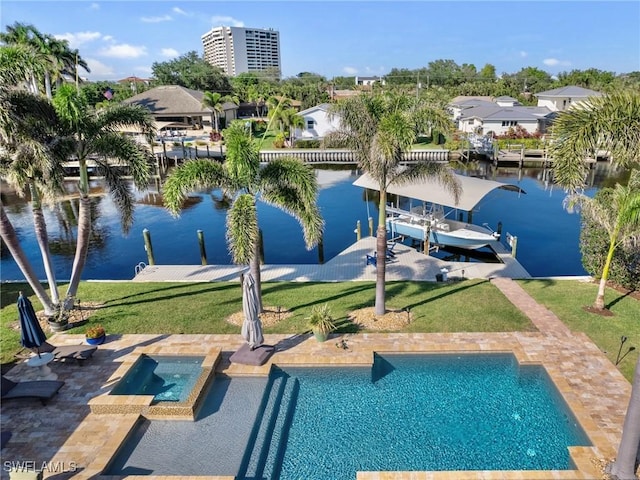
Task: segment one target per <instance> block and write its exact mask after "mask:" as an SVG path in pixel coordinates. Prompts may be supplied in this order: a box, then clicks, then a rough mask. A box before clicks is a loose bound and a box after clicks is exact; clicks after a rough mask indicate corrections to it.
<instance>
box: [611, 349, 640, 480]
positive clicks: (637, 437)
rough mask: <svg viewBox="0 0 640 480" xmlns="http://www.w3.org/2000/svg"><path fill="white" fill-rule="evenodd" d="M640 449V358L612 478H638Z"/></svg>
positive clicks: (612, 469) (612, 468) (626, 479)
mask: <svg viewBox="0 0 640 480" xmlns="http://www.w3.org/2000/svg"><path fill="white" fill-rule="evenodd" d="M639 447H640V357H638V362H637V363H636V373H635V375H634V377H633V385H632V386H631V398H630V399H629V407H628V408H627V415H626V416H625V417H624V425H623V427H622V439H621V440H620V447H619V448H618V457H617V458H616V461H615V462H614V463H613V465H612V466H611V471H610V472H609V473H610V474H611V476H612V478H613V479H614V480H615V479H619V480H628V479H635V478H637V477H636V475H635V471H636V459H637V455H638V448H639Z"/></svg>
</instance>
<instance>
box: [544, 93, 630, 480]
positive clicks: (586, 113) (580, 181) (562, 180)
mask: <svg viewBox="0 0 640 480" xmlns="http://www.w3.org/2000/svg"><path fill="white" fill-rule="evenodd" d="M552 133H553V135H554V144H553V146H552V155H553V173H554V178H555V181H556V183H558V184H560V185H562V186H563V187H565V188H566V189H567V190H568V192H569V194H570V196H571V195H576V194H580V193H581V192H582V190H583V188H584V186H585V179H586V178H587V173H588V172H587V170H588V167H587V165H586V162H585V158H586V157H587V156H588V154H589V153H590V152H593V151H594V150H597V149H603V150H607V151H608V152H609V155H610V158H611V161H612V163H613V164H614V165H615V166H617V167H620V168H632V167H633V166H634V165H637V163H638V152H640V92H638V91H633V90H627V91H615V92H612V93H610V94H607V95H603V96H601V97H592V98H590V99H588V100H587V101H585V102H582V103H581V104H578V105H576V106H575V107H574V108H571V109H569V110H566V111H564V112H561V113H560V114H559V115H558V118H557V119H556V120H555V122H554V125H553V129H552ZM637 182H638V172H637V171H634V172H632V173H631V179H630V181H629V185H628V186H627V187H620V186H619V185H617V186H616V187H615V188H614V189H613V191H611V192H608V194H607V197H609V198H611V201H612V202H616V203H615V204H613V203H612V205H609V206H607V208H606V209H603V208H602V205H599V206H598V203H596V202H594V204H595V207H594V205H591V207H592V208H591V210H598V211H599V215H598V216H599V217H601V218H602V219H603V220H604V219H606V224H607V225H608V227H607V231H608V233H609V238H610V248H609V254H608V255H607V257H608V258H607V261H606V262H605V266H604V268H603V273H602V275H601V279H600V287H599V288H598V295H597V297H596V302H595V306H596V308H599V309H603V308H604V287H605V285H606V276H607V275H608V268H609V263H610V258H609V257H610V256H611V254H612V248H611V247H612V246H613V248H615V246H614V245H617V244H618V242H619V241H620V239H621V238H622V235H623V233H622V232H628V231H629V230H633V228H634V227H633V225H635V226H636V229H637V227H638V223H639V221H638V215H639V214H638V210H639V208H640V207H639V201H638V188H639V187H638V183H637ZM600 203H604V202H600ZM569 204H571V202H569ZM588 208H589V207H588ZM603 210H606V211H607V212H608V213H604V212H603ZM636 232H637V230H636ZM639 442H640V360H639V361H638V364H636V372H635V376H634V382H633V388H632V392H631V398H630V400H629V407H628V409H627V414H626V417H625V422H624V428H623V433H622V439H621V441H620V446H619V448H618V457H617V459H616V461H615V462H614V463H613V464H612V465H611V466H610V467H611V473H612V474H613V476H614V478H621V479H622V478H634V476H635V472H634V470H635V462H636V456H637V452H638V446H639Z"/></svg>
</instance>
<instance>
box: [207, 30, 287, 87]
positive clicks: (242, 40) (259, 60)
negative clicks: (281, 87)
mask: <svg viewBox="0 0 640 480" xmlns="http://www.w3.org/2000/svg"><path fill="white" fill-rule="evenodd" d="M202 45H203V46H204V59H205V61H207V62H209V63H210V64H211V65H213V66H215V67H220V68H221V69H222V70H224V72H225V73H226V74H227V75H231V76H235V75H238V74H239V73H245V72H260V71H263V70H266V69H274V68H275V69H277V71H278V72H280V71H281V65H280V34H279V32H277V31H275V30H273V29H267V30H265V29H262V28H242V27H216V28H213V29H211V30H210V31H209V32H207V33H205V34H204V35H202Z"/></svg>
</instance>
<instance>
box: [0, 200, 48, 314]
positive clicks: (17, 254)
mask: <svg viewBox="0 0 640 480" xmlns="http://www.w3.org/2000/svg"><path fill="white" fill-rule="evenodd" d="M0 238H2V241H3V242H4V244H5V245H6V246H7V249H8V250H9V252H10V253H11V256H12V257H13V259H14V260H15V262H16V263H17V264H18V267H19V268H20V271H21V272H22V273H23V275H24V277H25V279H26V280H27V283H28V284H29V285H30V286H31V288H32V289H33V292H34V293H35V294H36V296H37V297H38V300H40V303H42V306H43V307H44V313H45V315H47V316H53V315H54V314H55V312H56V308H55V306H54V305H53V303H52V302H51V299H50V298H49V296H48V295H47V292H46V291H45V290H44V288H43V287H42V285H41V284H40V282H39V281H38V276H37V275H36V272H35V270H34V269H33V267H32V266H31V263H30V262H29V259H28V258H27V255H26V254H25V253H24V250H22V246H21V245H20V242H19V240H18V235H17V234H16V231H15V229H14V228H13V225H12V224H11V221H10V220H9V217H7V214H6V212H5V211H4V205H3V203H2V201H0Z"/></svg>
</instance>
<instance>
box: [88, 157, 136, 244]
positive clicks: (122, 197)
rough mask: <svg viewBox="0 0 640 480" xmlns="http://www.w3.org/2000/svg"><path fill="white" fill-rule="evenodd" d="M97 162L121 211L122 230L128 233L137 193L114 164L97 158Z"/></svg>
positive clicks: (99, 170)
mask: <svg viewBox="0 0 640 480" xmlns="http://www.w3.org/2000/svg"><path fill="white" fill-rule="evenodd" d="M96 164H97V167H98V174H99V175H103V176H104V182H105V184H106V185H107V188H108V189H109V193H110V195H111V199H112V200H113V203H114V205H115V206H116V208H117V209H118V211H119V212H120V216H121V218H120V221H121V225H122V231H123V232H124V233H125V234H127V233H129V230H130V228H131V225H132V224H133V211H134V208H135V195H134V194H133V191H132V188H131V185H130V184H129V183H128V182H126V181H124V180H123V178H122V176H121V175H120V174H119V172H118V171H117V170H116V168H114V167H113V166H111V165H109V164H108V163H106V162H104V161H100V160H96Z"/></svg>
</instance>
